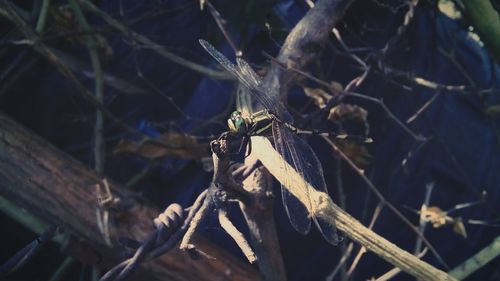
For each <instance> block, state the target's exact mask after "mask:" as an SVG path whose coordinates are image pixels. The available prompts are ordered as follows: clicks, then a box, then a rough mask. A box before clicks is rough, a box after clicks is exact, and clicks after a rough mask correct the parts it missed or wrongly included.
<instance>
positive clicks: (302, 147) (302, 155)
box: [286, 130, 340, 245]
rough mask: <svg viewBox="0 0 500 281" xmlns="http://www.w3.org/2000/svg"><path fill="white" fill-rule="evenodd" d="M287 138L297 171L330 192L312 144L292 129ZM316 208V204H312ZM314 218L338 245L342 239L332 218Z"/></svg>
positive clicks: (330, 241) (329, 240) (324, 233)
mask: <svg viewBox="0 0 500 281" xmlns="http://www.w3.org/2000/svg"><path fill="white" fill-rule="evenodd" d="M286 134H287V139H290V140H289V141H287V142H286V145H287V146H288V150H289V151H290V155H291V157H292V160H293V165H292V166H294V167H295V169H296V170H297V172H298V173H299V174H300V175H301V176H302V177H303V178H304V179H305V180H306V182H308V183H309V184H310V185H311V186H313V187H314V189H316V190H317V191H321V192H325V193H326V194H328V190H327V187H326V182H325V178H324V176H323V169H322V168H321V163H320V162H319V159H318V157H317V156H316V153H314V151H313V150H312V148H311V146H310V145H309V144H308V143H307V142H306V141H305V140H303V139H302V138H300V137H299V136H297V135H296V134H293V133H292V132H291V131H289V130H286ZM309 200H310V202H309V204H311V205H313V204H314V202H313V201H312V200H311V199H309ZM312 207H313V208H316V206H314V205H313V206H312ZM313 220H314V222H315V224H316V226H317V227H318V229H319V231H320V232H321V234H322V235H323V237H324V238H325V239H326V240H327V241H328V242H329V243H331V244H333V245H337V244H338V243H339V241H340V239H339V236H338V234H337V228H336V226H335V224H332V223H331V220H325V219H324V218H322V217H320V216H314V215H313Z"/></svg>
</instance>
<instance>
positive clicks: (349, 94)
mask: <svg viewBox="0 0 500 281" xmlns="http://www.w3.org/2000/svg"><path fill="white" fill-rule="evenodd" d="M264 55H265V56H266V57H267V58H269V59H271V61H272V62H273V63H275V64H277V65H279V66H280V67H282V68H286V66H284V65H283V63H282V62H280V61H279V60H277V59H276V58H273V57H271V56H269V55H267V54H264ZM287 69H289V70H291V71H293V72H296V73H298V74H300V75H302V76H304V77H306V78H308V79H311V80H312V81H314V82H316V83H318V84H320V85H322V86H325V87H326V88H327V89H328V90H330V91H332V93H334V94H338V93H337V92H336V91H335V89H333V88H332V87H331V85H330V84H328V83H327V82H325V81H323V80H321V79H318V78H316V77H314V76H313V75H311V74H309V73H307V72H304V71H302V70H300V69H297V68H295V67H288V68H287ZM366 73H367V72H365V73H363V75H362V76H360V79H364V78H363V76H364V74H366ZM345 97H356V98H360V99H363V100H367V101H370V102H372V103H375V104H377V105H379V106H380V107H381V108H382V109H383V110H384V111H385V112H386V114H387V116H388V117H389V118H390V119H391V120H393V121H394V122H395V123H396V124H397V125H398V126H399V127H401V128H402V129H403V130H404V131H405V132H406V133H407V134H408V135H410V136H411V137H412V138H413V139H414V140H415V141H419V142H425V141H426V140H427V139H426V138H425V137H423V136H421V135H417V134H415V133H414V132H413V131H412V130H411V129H410V128H408V126H406V125H405V124H404V123H403V122H402V121H401V120H399V119H398V118H397V117H396V115H394V113H392V111H391V110H390V109H389V108H388V107H387V105H385V103H384V102H383V101H382V100H380V99H377V98H374V97H370V96H367V95H363V94H359V93H355V92H348V91H341V92H340V95H339V96H338V98H337V99H331V100H330V101H329V102H328V104H327V105H326V106H325V107H324V108H322V109H319V111H321V112H323V111H325V110H328V109H330V108H331V107H332V105H334V104H336V103H338V102H339V101H340V100H342V99H343V98H345Z"/></svg>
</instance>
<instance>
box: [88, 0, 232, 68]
mask: <svg viewBox="0 0 500 281" xmlns="http://www.w3.org/2000/svg"><path fill="white" fill-rule="evenodd" d="M80 3H81V4H83V7H84V8H85V9H87V10H88V11H90V12H92V13H94V14H95V15H97V16H99V17H100V18H102V19H103V20H104V21H106V22H107V23H108V24H109V25H111V26H113V27H114V28H116V29H117V30H119V31H120V32H122V33H123V34H124V35H125V36H128V37H130V38H131V39H132V40H134V41H138V42H140V43H142V44H144V45H147V46H148V47H150V48H151V49H152V50H153V51H155V52H156V53H158V54H159V55H161V56H162V57H164V58H166V59H168V60H170V61H172V62H174V63H176V64H178V65H181V66H183V67H186V68H188V69H191V70H194V71H196V72H199V73H201V74H204V75H208V76H211V77H213V78H227V77H228V76H227V74H225V73H224V72H220V71H216V70H213V69H211V68H208V67H206V66H203V65H200V64H197V63H194V62H192V61H189V60H187V59H185V58H182V57H180V56H178V55H176V54H173V53H171V52H169V51H167V50H166V49H165V47H163V46H162V45H160V44H158V43H155V42H154V41H152V40H150V39H148V38H147V37H145V36H142V35H140V34H138V33H136V32H134V31H132V30H130V29H129V28H127V27H126V26H124V25H123V24H121V23H120V22H119V21H117V20H116V19H114V18H112V17H111V16H109V15H108V14H106V13H105V12H104V11H102V10H100V9H99V8H97V7H96V6H95V5H94V4H92V3H91V2H90V1H87V0H82V1H81V2H80Z"/></svg>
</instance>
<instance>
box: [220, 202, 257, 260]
mask: <svg viewBox="0 0 500 281" xmlns="http://www.w3.org/2000/svg"><path fill="white" fill-rule="evenodd" d="M219 223H220V225H221V226H222V228H223V229H224V230H225V231H226V233H227V234H229V236H231V238H233V240H234V242H236V244H237V245H238V247H239V248H240V249H241V251H242V252H243V254H244V255H245V257H246V258H247V260H248V262H249V263H251V264H254V263H255V262H257V256H256V255H255V253H254V252H253V250H252V248H251V247H250V245H249V244H248V242H247V240H246V239H245V236H244V235H243V234H242V233H241V232H240V231H239V230H238V229H237V228H236V227H235V226H234V225H233V223H232V222H231V221H230V220H229V218H228V216H227V211H226V210H224V209H219Z"/></svg>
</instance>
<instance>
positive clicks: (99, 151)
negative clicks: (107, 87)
mask: <svg viewBox="0 0 500 281" xmlns="http://www.w3.org/2000/svg"><path fill="white" fill-rule="evenodd" d="M68 1H69V4H70V6H71V8H72V9H73V12H74V13H75V17H76V20H77V21H78V24H79V25H80V27H81V28H82V30H83V31H84V33H86V34H87V35H85V43H86V44H87V48H88V49H89V54H90V60H91V62H92V67H93V68H94V77H95V82H94V83H95V96H96V100H97V101H98V102H99V103H100V104H104V84H103V81H104V80H103V72H102V66H101V61H100V59H99V53H98V52H97V44H96V41H95V39H94V37H93V36H92V35H90V34H91V32H92V29H91V28H90V25H89V24H88V22H87V19H86V18H85V16H84V15H83V12H82V10H81V9H80V6H79V5H78V3H77V2H76V0H68ZM95 114H96V116H95V126H94V138H95V139H94V161H95V165H94V169H95V171H96V172H97V173H98V174H102V172H103V170H104V161H105V159H106V155H105V153H106V151H105V148H106V146H105V141H104V132H103V131H104V118H103V114H102V112H101V111H100V110H96V113H95Z"/></svg>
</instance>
